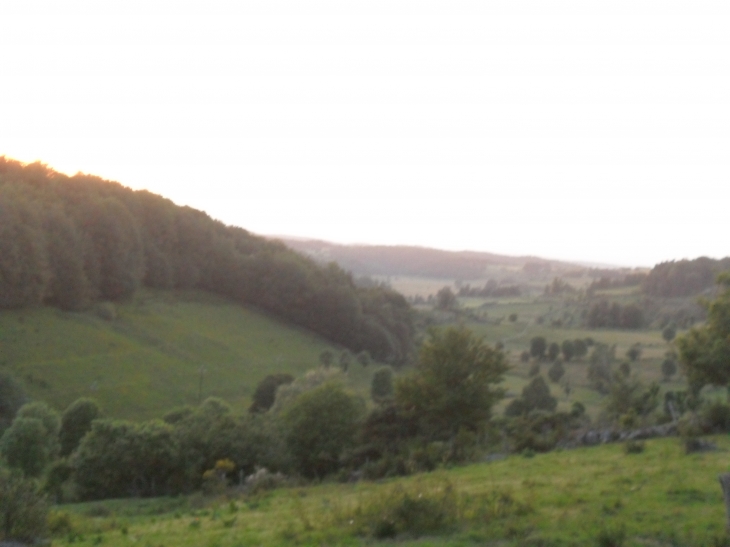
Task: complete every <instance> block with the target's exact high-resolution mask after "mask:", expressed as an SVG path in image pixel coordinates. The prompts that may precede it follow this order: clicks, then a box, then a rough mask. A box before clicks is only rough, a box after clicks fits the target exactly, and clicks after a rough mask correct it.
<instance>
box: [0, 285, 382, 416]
mask: <svg viewBox="0 0 730 547" xmlns="http://www.w3.org/2000/svg"><path fill="white" fill-rule="evenodd" d="M115 307H116V318H113V319H108V318H107V319H104V318H102V317H101V316H100V315H104V314H99V313H95V312H94V310H91V311H88V312H83V313H70V312H62V311H59V310H56V309H53V308H37V309H26V310H18V311H10V310H2V311H0V370H2V369H5V370H8V371H9V372H11V373H12V374H13V375H14V376H16V377H17V378H18V379H19V380H20V381H21V382H22V383H23V385H24V387H25V389H26V391H27V392H28V394H29V395H30V396H31V397H32V398H34V399H41V400H45V401H47V402H48V403H49V404H51V405H52V406H54V407H56V408H57V409H59V410H63V409H64V408H65V407H66V406H67V405H68V404H70V403H71V402H72V401H74V400H75V399H77V398H78V397H82V396H88V397H93V398H95V399H97V400H98V401H99V402H100V404H101V405H102V407H103V408H104V410H105V412H106V414H107V415H108V416H112V417H115V418H127V419H149V418H156V417H161V416H162V415H163V414H164V413H165V412H167V411H168V410H171V409H172V408H174V407H178V406H181V405H186V404H192V405H194V404H197V403H198V402H199V400H200V399H205V398H207V397H211V396H216V397H221V398H223V399H225V400H227V401H228V402H229V403H231V404H233V405H234V407H237V408H240V409H241V410H242V409H243V408H245V407H246V406H248V404H249V403H250V397H251V395H252V394H253V391H254V389H255V387H256V385H257V384H258V382H259V381H260V380H262V379H263V378H264V377H265V376H266V375H267V374H270V373H278V372H284V373H290V374H293V375H295V376H296V375H300V374H302V373H304V372H305V371H307V370H309V369H311V368H316V367H317V366H319V355H320V353H321V352H322V351H323V350H325V349H329V350H331V351H333V352H334V354H335V356H337V355H339V352H340V349H338V348H336V347H333V346H332V344H330V343H329V342H328V341H326V340H323V339H322V338H320V337H318V336H315V335H313V334H311V333H309V332H307V331H304V330H303V329H298V328H295V327H292V326H290V325H287V324H284V323H282V322H280V321H277V320H274V319H272V318H271V317H269V316H267V315H265V314H263V313H260V312H257V311H256V310H252V309H246V308H243V307H241V306H238V305H235V304H232V303H229V302H227V301H225V300H223V299H222V298H218V297H215V296H212V295H208V294H204V293H198V292H186V293H180V292H164V291H152V290H144V291H140V293H139V294H138V295H137V296H136V297H135V298H134V300H133V301H131V302H128V303H124V304H118V305H116V306H115ZM375 368H376V366H370V367H367V368H363V367H361V366H360V365H358V364H357V363H354V362H353V364H352V366H351V367H350V369H351V371H350V373H349V374H348V378H347V379H348V383H350V384H351V387H353V388H354V389H356V390H360V391H366V390H367V389H368V388H369V383H370V376H371V374H372V371H373V370H374V369H375Z"/></svg>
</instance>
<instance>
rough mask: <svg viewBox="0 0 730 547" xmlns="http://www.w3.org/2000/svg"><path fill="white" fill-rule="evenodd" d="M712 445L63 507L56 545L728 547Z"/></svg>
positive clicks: (723, 447)
mask: <svg viewBox="0 0 730 547" xmlns="http://www.w3.org/2000/svg"><path fill="white" fill-rule="evenodd" d="M712 440H713V441H714V442H715V443H716V444H717V447H718V449H717V450H716V451H711V452H703V453H698V454H693V455H685V454H684V450H683V447H682V446H681V444H680V441H679V440H678V439H674V438H670V439H656V440H650V441H646V444H645V449H644V451H643V452H641V453H638V454H626V453H625V451H624V448H623V445H621V444H612V445H603V446H600V447H593V448H580V449H575V450H564V451H554V452H551V453H547V454H538V455H535V456H533V457H525V456H522V455H512V456H509V457H506V458H504V459H501V460H498V461H493V462H491V463H478V464H472V465H469V466H465V467H460V468H453V469H441V470H437V471H435V472H432V473H428V474H421V475H414V476H411V477H407V478H400V479H392V480H387V481H382V482H378V483H371V482H358V483H348V484H338V483H325V484H320V485H315V486H311V487H307V488H298V487H289V488H282V489H278V490H273V491H265V492H259V493H257V494H249V495H246V494H244V493H243V492H241V491H238V490H236V489H231V490H229V491H228V492H227V493H225V494H221V495H218V496H214V497H203V496H202V495H200V494H197V495H193V496H190V497H178V498H158V499H150V500H125V501H121V500H109V501H102V502H94V503H85V504H76V505H66V506H59V507H56V508H55V510H54V514H53V516H52V517H51V523H52V525H54V526H55V528H56V534H55V537H54V539H53V545H55V546H66V545H75V546H79V547H81V546H86V545H107V546H110V547H116V546H119V547H121V546H128V545H143V546H146V545H150V546H183V547H184V546H190V547H192V546H210V547H238V546H244V545H262V546H267V545H272V546H273V545H374V544H381V543H382V544H385V545H421V546H426V545H433V546H442V545H443V546H446V545H460V546H461V545H463V546H466V545H493V546H500V547H510V546H515V547H516V546H523V545H535V546H537V545H551V546H562V545H565V546H576V547H577V546H586V545H598V546H619V545H623V546H654V547H660V546H667V547H669V546H696V547H698V546H703V545H706V546H715V545H727V544H728V543H727V537H726V536H725V512H724V505H723V502H722V495H721V490H720V487H719V484H718V481H717V475H718V474H719V473H723V472H726V471H728V468H729V467H730V460H729V459H728V449H730V439H729V438H728V437H727V436H722V437H713V438H712ZM424 517H425V518H424ZM389 519H390V520H389ZM391 520H392V521H393V522H396V523H397V524H398V526H399V528H396V529H389V528H387V527H385V528H383V523H386V524H387V523H388V522H390V521H391ZM396 532H397V533H396ZM380 536H385V537H387V538H389V539H384V538H382V537H380Z"/></svg>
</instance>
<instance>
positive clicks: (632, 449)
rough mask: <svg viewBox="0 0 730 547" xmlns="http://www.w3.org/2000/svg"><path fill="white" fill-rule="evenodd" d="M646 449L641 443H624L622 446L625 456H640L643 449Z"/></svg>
mask: <svg viewBox="0 0 730 547" xmlns="http://www.w3.org/2000/svg"><path fill="white" fill-rule="evenodd" d="M645 448H646V445H645V444H644V442H643V441H633V440H632V441H626V443H625V444H624V453H625V454H641V453H642V452H643V451H644V449H645Z"/></svg>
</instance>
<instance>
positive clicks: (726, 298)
mask: <svg viewBox="0 0 730 547" xmlns="http://www.w3.org/2000/svg"><path fill="white" fill-rule="evenodd" d="M718 283H719V285H720V286H721V287H723V288H724V290H723V291H722V292H721V294H720V295H719V296H718V297H717V298H716V299H715V300H713V301H712V302H705V303H704V306H705V308H706V309H707V321H706V323H705V324H704V325H703V326H701V327H695V328H693V329H691V330H690V331H689V332H687V333H686V334H684V335H683V336H680V337H678V338H677V340H676V344H677V347H678V348H679V358H680V362H681V364H682V366H683V368H684V371H685V373H686V374H687V380H688V381H689V384H690V386H691V388H692V389H693V390H695V391H697V392H698V391H699V390H700V389H701V388H702V386H704V385H706V384H712V385H716V386H727V385H728V382H730V273H725V274H722V275H721V276H720V277H719V278H718Z"/></svg>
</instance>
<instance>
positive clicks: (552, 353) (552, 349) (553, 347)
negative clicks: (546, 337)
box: [547, 342, 560, 363]
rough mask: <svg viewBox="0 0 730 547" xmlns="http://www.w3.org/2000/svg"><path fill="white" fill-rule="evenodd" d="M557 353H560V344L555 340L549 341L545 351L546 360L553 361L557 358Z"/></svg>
mask: <svg viewBox="0 0 730 547" xmlns="http://www.w3.org/2000/svg"><path fill="white" fill-rule="evenodd" d="M558 355H560V346H559V345H558V344H557V342H551V343H550V345H549V346H548V351H547V356H548V361H550V362H551V363H552V362H554V361H555V360H556V359H557V358H558Z"/></svg>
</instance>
